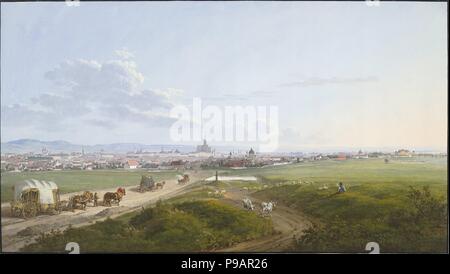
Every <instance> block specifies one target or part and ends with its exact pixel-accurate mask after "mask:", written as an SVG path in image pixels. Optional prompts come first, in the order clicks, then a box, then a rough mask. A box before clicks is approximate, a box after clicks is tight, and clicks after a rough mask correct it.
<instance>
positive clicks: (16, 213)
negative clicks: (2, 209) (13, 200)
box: [11, 206, 23, 217]
mask: <svg viewBox="0 0 450 274" xmlns="http://www.w3.org/2000/svg"><path fill="white" fill-rule="evenodd" d="M11 216H13V217H21V216H23V208H22V207H19V206H13V207H11Z"/></svg>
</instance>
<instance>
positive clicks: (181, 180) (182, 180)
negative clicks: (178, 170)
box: [178, 174, 189, 185]
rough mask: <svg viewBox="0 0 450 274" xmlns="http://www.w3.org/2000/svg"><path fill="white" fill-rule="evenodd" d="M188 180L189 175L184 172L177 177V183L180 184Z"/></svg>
mask: <svg viewBox="0 0 450 274" xmlns="http://www.w3.org/2000/svg"><path fill="white" fill-rule="evenodd" d="M188 182H189V175H187V174H184V175H183V178H181V179H178V184H180V185H184V184H186V183H188Z"/></svg>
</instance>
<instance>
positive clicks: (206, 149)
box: [197, 140, 211, 153]
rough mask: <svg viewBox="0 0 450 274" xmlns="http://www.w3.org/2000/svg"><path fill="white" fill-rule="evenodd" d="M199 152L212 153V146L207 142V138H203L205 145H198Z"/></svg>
mask: <svg viewBox="0 0 450 274" xmlns="http://www.w3.org/2000/svg"><path fill="white" fill-rule="evenodd" d="M197 152H206V153H211V147H210V146H208V144H207V143H206V140H203V145H198V146H197Z"/></svg>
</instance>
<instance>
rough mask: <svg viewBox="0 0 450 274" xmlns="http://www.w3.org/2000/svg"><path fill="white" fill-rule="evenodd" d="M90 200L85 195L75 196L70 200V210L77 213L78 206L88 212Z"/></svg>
mask: <svg viewBox="0 0 450 274" xmlns="http://www.w3.org/2000/svg"><path fill="white" fill-rule="evenodd" d="M87 202H88V200H87V199H86V197H85V196H84V195H73V196H71V197H70V198H69V203H68V208H70V209H71V210H72V212H74V211H75V208H76V207H77V206H78V205H81V209H82V210H86V205H87Z"/></svg>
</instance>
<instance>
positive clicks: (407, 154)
mask: <svg viewBox="0 0 450 274" xmlns="http://www.w3.org/2000/svg"><path fill="white" fill-rule="evenodd" d="M395 156H399V157H411V156H412V153H411V151H409V150H407V149H399V150H397V151H395Z"/></svg>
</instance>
